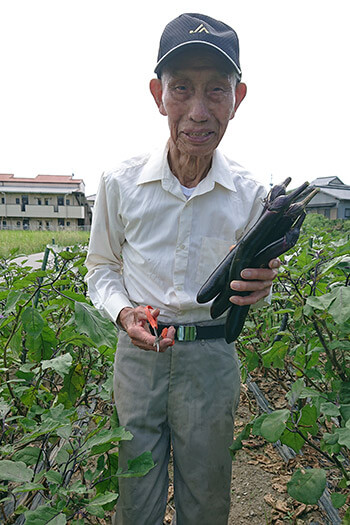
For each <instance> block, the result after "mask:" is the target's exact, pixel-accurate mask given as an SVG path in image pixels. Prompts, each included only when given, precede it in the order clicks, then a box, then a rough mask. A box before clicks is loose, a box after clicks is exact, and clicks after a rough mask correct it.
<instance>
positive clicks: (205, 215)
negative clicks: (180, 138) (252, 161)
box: [86, 148, 266, 324]
mask: <svg viewBox="0 0 350 525" xmlns="http://www.w3.org/2000/svg"><path fill="white" fill-rule="evenodd" d="M167 152H168V149H167V148H165V149H163V150H162V151H157V152H155V153H153V154H148V155H144V156H139V157H135V158H132V159H130V160H128V161H126V162H124V163H122V164H121V165H120V166H119V168H117V169H116V170H113V171H109V172H106V173H104V174H103V175H102V178H101V182H100V186H99V189H98V193H97V196H96V202H95V206H94V211H93V221H92V228H91V237H90V245H89V251H88V256H87V260H86V266H87V268H88V273H87V277H86V279H87V282H88V288H89V295H90V298H91V300H92V302H93V304H94V305H95V306H96V307H97V308H98V309H99V310H100V312H101V313H102V315H104V316H106V317H108V318H110V319H111V320H112V321H116V319H117V317H118V314H119V312H120V310H121V309H122V308H124V307H126V306H137V305H151V306H152V307H153V308H159V309H160V316H159V320H160V321H161V322H163V323H174V324H175V323H176V324H185V323H195V322H199V321H206V320H210V314H209V309H210V303H207V304H198V303H197V302H196V296H197V293H198V290H199V289H200V287H201V286H202V284H203V283H204V282H205V280H206V279H207V277H208V276H209V275H210V273H211V272H212V271H213V269H214V268H215V267H216V266H217V265H218V263H219V262H220V261H221V259H222V258H223V257H224V256H225V255H226V254H227V252H228V250H229V248H230V246H231V245H232V244H235V243H236V242H237V241H238V240H239V238H240V237H241V236H242V234H243V233H244V232H245V231H246V230H247V229H248V228H250V227H251V226H252V225H253V224H254V222H255V221H256V220H257V218H258V217H259V215H260V213H261V211H262V207H263V199H264V197H265V195H266V190H265V188H264V187H263V186H262V185H261V184H259V183H258V182H256V181H255V180H254V179H253V178H252V177H251V176H250V174H249V173H248V172H247V171H246V170H245V169H244V168H242V167H241V166H239V165H238V164H237V163H235V162H233V161H231V160H228V159H227V158H226V157H224V156H223V155H222V154H221V153H220V152H219V151H217V150H216V151H215V153H214V157H213V161H212V166H211V169H210V171H209V172H208V175H207V176H206V177H205V178H204V179H203V180H202V181H201V182H200V183H199V184H198V185H197V186H196V188H195V190H194V191H193V193H192V195H191V196H190V197H189V198H186V197H185V195H184V194H183V192H182V190H181V185H180V182H179V181H178V179H177V178H176V177H175V176H174V175H173V174H172V172H171V171H170V168H169V165H168V161H167Z"/></svg>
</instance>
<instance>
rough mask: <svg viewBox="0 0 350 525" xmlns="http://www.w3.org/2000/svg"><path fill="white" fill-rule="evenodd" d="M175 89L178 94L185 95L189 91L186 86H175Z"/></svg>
mask: <svg viewBox="0 0 350 525" xmlns="http://www.w3.org/2000/svg"><path fill="white" fill-rule="evenodd" d="M174 89H175V91H177V92H178V93H184V92H185V91H187V88H186V86H181V85H179V86H175V88H174Z"/></svg>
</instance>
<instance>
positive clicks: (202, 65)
mask: <svg viewBox="0 0 350 525" xmlns="http://www.w3.org/2000/svg"><path fill="white" fill-rule="evenodd" d="M155 72H156V74H157V77H158V78H154V79H152V80H151V83H150V89H151V93H152V95H153V98H154V100H155V102H156V104H157V107H158V109H159V112H160V113H161V115H164V116H166V117H167V118H168V123H169V129H170V139H169V141H168V143H167V145H166V147H165V148H164V149H161V150H159V151H156V152H153V153H152V154H147V155H142V156H139V157H136V158H133V159H131V160H128V161H126V162H124V163H122V164H121V165H120V167H119V168H118V169H116V170H114V171H110V172H107V173H105V174H104V175H103V177H102V180H101V183H100V187H99V191H98V195H97V199H96V206H95V209H94V219H93V227H92V231H91V241H90V247H89V254H88V258H87V267H88V270H89V271H88V276H87V279H88V285H89V292H90V296H91V299H92V301H93V303H94V304H95V305H96V307H97V308H98V309H99V310H100V311H101V312H102V313H103V314H104V315H105V316H107V317H109V318H110V319H111V320H113V321H115V322H117V324H118V326H119V327H120V329H121V330H120V332H119V339H118V348H117V352H116V360H115V381H114V388H115V400H116V406H117V411H118V416H119V420H120V423H121V424H122V425H124V426H125V427H126V428H127V429H128V430H130V431H131V432H132V434H133V435H134V438H133V439H132V440H131V441H130V442H124V443H122V445H121V447H120V463H121V465H122V466H123V467H125V466H126V465H127V460H128V459H132V458H135V457H136V456H138V455H139V454H141V453H142V452H144V451H146V450H150V451H151V452H152V456H153V459H154V462H155V463H156V466H155V468H154V469H152V470H151V471H150V472H149V473H148V474H147V475H146V476H145V477H144V478H137V479H125V480H122V479H121V480H120V498H119V500H118V504H117V512H116V523H117V524H118V525H161V524H162V523H163V518H164V513H165V507H166V501H167V489H168V461H169V454H170V447H171V445H172V447H173V457H174V484H175V507H176V517H177V524H178V525H224V524H225V523H227V517H228V512H229V504H230V479H231V458H230V454H229V450H228V447H229V445H230V444H231V442H232V437H233V419H234V412H235V409H236V407H237V404H238V399H239V384H240V372H239V362H238V359H237V356H236V353H235V348H234V345H233V344H231V345H228V344H227V343H226V342H225V340H224V327H223V323H224V321H223V320H222V319H218V320H216V321H215V322H214V321H212V320H211V319H210V315H209V308H210V304H205V305H203V304H198V303H197V302H196V295H197V292H198V290H199V288H200V286H201V285H202V284H203V282H204V281H205V279H206V278H207V276H208V275H209V274H210V273H211V271H212V270H213V269H214V267H215V266H216V265H217V264H218V263H219V262H220V260H221V259H222V257H223V256H224V255H225V254H226V253H227V251H228V250H229V247H230V246H231V245H232V244H234V243H235V242H237V240H238V239H239V238H240V237H241V236H242V234H243V233H244V231H246V230H247V229H248V228H249V227H250V226H251V225H252V224H253V223H254V222H255V220H256V219H257V217H258V216H259V215H260V213H261V210H262V203H263V199H264V197H265V189H264V188H263V187H262V186H261V185H260V184H258V183H257V182H256V181H255V180H254V179H253V178H252V177H251V176H250V174H249V173H247V171H246V170H244V169H243V168H242V167H241V166H239V165H238V164H237V163H235V162H233V161H231V160H228V159H227V158H226V157H224V156H223V155H222V154H221V153H220V152H219V151H218V150H217V146H218V145H219V143H220V141H221V139H222V137H223V135H224V133H225V130H226V128H227V125H228V123H229V121H230V120H232V119H233V117H234V116H235V113H236V111H237V108H238V107H239V105H240V103H241V102H242V100H243V99H244V97H245V94H246V86H245V84H243V83H242V82H241V81H240V78H241V69H240V64H239V48H238V39H237V35H236V33H235V32H234V30H233V29H232V28H231V27H229V26H227V25H226V24H224V23H222V22H219V21H217V20H214V19H212V18H210V17H208V16H204V15H200V14H183V15H181V16H179V17H178V18H176V19H175V20H173V21H172V22H170V23H169V24H168V25H167V26H166V28H165V30H164V32H163V35H162V37H161V41H160V48H159V55H158V63H157V65H156V69H155ZM278 266H279V261H278V260H273V261H271V262H270V268H271V269H245V270H244V271H243V272H242V277H243V278H244V279H245V280H244V281H234V282H232V283H231V286H232V288H233V289H236V290H246V291H249V292H251V293H250V295H248V296H245V297H237V296H236V297H233V298H232V302H235V303H237V304H255V303H256V302H257V301H258V300H259V299H262V298H264V297H266V296H267V295H269V293H270V288H271V284H272V280H273V279H274V277H275V276H276V273H277V270H276V268H278ZM146 305H151V306H152V309H150V310H149V312H151V315H152V316H153V318H155V319H156V318H157V320H158V322H159V325H160V329H161V328H164V327H166V328H168V331H167V335H166V336H165V337H163V338H162V339H161V340H160V342H157V340H156V338H155V335H154V333H152V332H151V330H150V327H149V323H148V321H147V319H148V318H147V315H146V311H145V306H146ZM188 326H189V327H190V328H187V327H188ZM174 341H175V344H174Z"/></svg>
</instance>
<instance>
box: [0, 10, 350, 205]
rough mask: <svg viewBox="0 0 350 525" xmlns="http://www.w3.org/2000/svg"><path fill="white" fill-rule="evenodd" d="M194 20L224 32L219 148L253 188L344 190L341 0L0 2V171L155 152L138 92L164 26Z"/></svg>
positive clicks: (347, 79)
mask: <svg viewBox="0 0 350 525" xmlns="http://www.w3.org/2000/svg"><path fill="white" fill-rule="evenodd" d="M182 12H200V13H205V14H207V15H209V16H213V17H214V18H218V19H220V20H222V21H224V22H226V23H228V24H229V25H231V26H232V27H234V28H235V29H236V31H237V33H238V35H239V38H240V45H241V67H242V71H243V80H244V81H245V82H246V83H247V85H248V94H247V97H246V99H245V100H244V102H243V104H242V105H241V107H240V108H239V110H238V113H237V115H236V117H235V119H234V120H233V121H232V122H231V124H230V127H229V129H228V131H227V133H226V136H225V137H224V139H223V141H222V143H221V150H222V151H223V152H224V153H225V154H226V155H227V156H229V157H230V158H232V159H234V160H236V161H237V162H239V163H240V164H242V165H244V166H245V167H246V168H248V169H250V170H251V171H252V172H253V173H254V174H255V175H256V177H257V178H258V179H259V180H260V181H261V182H263V183H264V184H265V185H266V186H268V184H269V183H270V179H271V174H273V181H274V182H275V183H276V182H279V181H281V180H282V179H284V178H285V177H287V176H291V177H292V179H293V180H292V183H291V187H295V186H296V185H298V184H300V183H302V182H304V181H305V180H312V179H314V178H316V177H320V176H330V175H337V176H338V177H339V178H340V179H341V180H342V181H343V182H344V183H346V184H350V166H349V160H348V157H349V155H348V153H349V126H350V74H349V52H350V30H349V19H350V17H349V2H348V0H333V1H332V2H331V1H330V0H327V1H324V0H293V1H292V0H289V1H288V0H233V1H229V0H216V1H215V2H213V1H210V2H209V1H207V0H199V1H198V0H193V1H191V0H177V1H174V2H168V1H167V0H162V1H160V0H155V1H152V0H149V1H142V2H138V1H137V0H134V1H129V2H124V1H120V0H0V50H1V51H0V73H1V80H0V173H14V174H15V176H21V177H26V176H28V177H33V176H36V175H37V174H71V173H74V174H75V177H76V178H82V179H84V181H85V184H86V192H87V194H88V195H89V194H92V193H95V192H96V189H97V185H98V181H99V178H100V175H101V173H102V172H103V171H104V170H107V169H110V168H113V167H115V166H117V165H118V163H119V162H120V161H121V160H123V159H126V158H128V157H130V156H132V155H136V154H139V153H142V152H145V151H148V150H149V149H150V148H152V147H154V146H157V145H159V144H163V143H165V141H166V139H167V136H168V133H167V122H166V118H165V117H162V116H161V115H160V114H159V113H158V111H157V109H156V106H155V104H154V102H153V99H152V98H151V95H150V94H149V90H148V83H149V80H150V78H152V77H153V76H154V74H153V69H154V66H155V62H156V56H157V52H158V43H159V38H160V35H161V32H162V30H163V28H164V26H165V25H166V24H167V23H168V22H169V21H170V20H171V19H173V18H175V17H176V16H178V15H179V14H181V13H182Z"/></svg>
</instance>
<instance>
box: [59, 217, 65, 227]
mask: <svg viewBox="0 0 350 525" xmlns="http://www.w3.org/2000/svg"><path fill="white" fill-rule="evenodd" d="M58 226H60V227H63V226H64V219H58Z"/></svg>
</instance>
